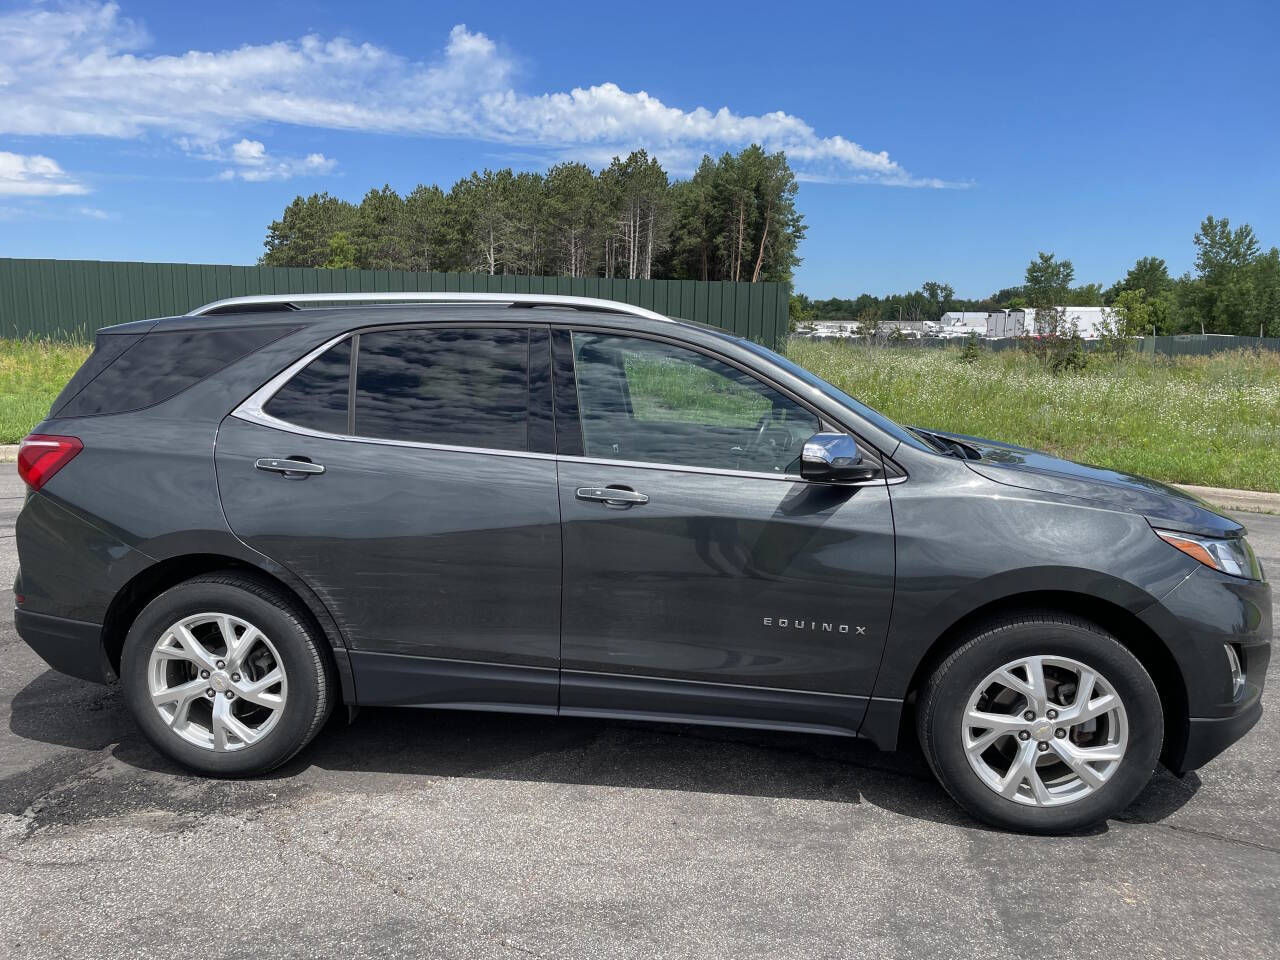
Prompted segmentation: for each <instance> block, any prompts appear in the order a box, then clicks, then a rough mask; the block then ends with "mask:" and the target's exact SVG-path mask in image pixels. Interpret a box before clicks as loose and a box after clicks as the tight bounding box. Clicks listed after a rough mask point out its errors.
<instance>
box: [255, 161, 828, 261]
mask: <svg viewBox="0 0 1280 960" xmlns="http://www.w3.org/2000/svg"><path fill="white" fill-rule="evenodd" d="M796 190H797V184H796V178H795V175H794V174H793V173H792V171H791V168H790V166H789V165H788V164H787V159H786V157H785V156H784V155H783V154H782V153H767V152H766V151H765V150H763V149H762V148H760V147H759V146H755V145H752V146H750V147H748V148H746V149H744V150H742V151H741V152H740V153H737V154H733V153H725V154H723V155H722V156H721V157H719V158H718V159H712V158H711V157H709V156H704V157H703V158H702V162H701V164H699V166H698V169H697V170H696V171H695V172H694V174H693V176H692V177H690V178H689V179H687V180H677V181H672V179H671V178H670V177H669V176H668V174H667V172H666V171H665V170H664V169H663V168H662V166H661V164H659V163H658V161H657V159H655V158H653V157H651V156H649V155H648V154H647V153H646V152H645V151H644V150H637V151H634V152H633V153H631V154H630V155H629V156H628V157H627V158H626V159H622V158H620V157H615V158H614V159H613V162H612V163H610V164H609V166H608V167H606V168H605V169H603V170H601V171H600V172H599V173H596V172H594V171H593V170H592V169H591V168H590V167H588V166H586V165H584V164H581V163H561V164H557V165H555V166H553V167H551V168H550V169H549V170H548V171H547V172H546V173H537V172H527V171H521V172H519V173H517V172H514V171H513V170H511V169H510V168H507V169H502V170H488V169H486V170H484V171H478V172H474V173H472V174H471V175H470V176H469V177H465V178H463V179H461V180H459V181H458V182H457V183H455V184H454V185H453V186H452V187H451V188H450V189H449V190H448V191H446V190H444V189H442V188H441V187H439V186H437V185H434V184H432V185H426V184H421V185H419V186H417V187H415V188H414V189H413V190H412V191H410V192H409V193H407V194H405V195H403V196H402V195H401V194H399V193H397V192H396V191H395V190H393V189H392V188H391V187H390V186H389V185H388V186H383V187H382V188H381V189H371V190H370V191H369V192H368V193H367V194H365V196H364V199H363V200H361V201H360V203H358V204H356V203H350V202H348V201H346V200H342V199H339V198H337V197H334V196H330V195H329V194H328V193H319V194H312V195H311V196H309V197H302V196H298V197H295V198H294V200H293V202H291V203H290V204H289V205H288V207H286V208H285V210H284V213H283V214H282V215H281V217H280V219H278V220H276V221H274V222H272V224H271V226H270V227H269V228H268V230H267V236H266V240H265V242H264V246H265V247H266V252H265V253H264V254H263V255H262V257H261V259H260V261H259V262H260V263H261V264H263V265H264V266H273V267H333V268H342V267H347V268H361V269H371V270H421V271H432V270H434V271H466V272H479V273H488V274H522V275H544V276H568V277H625V278H629V279H638V278H642V279H651V278H666V279H692V280H737V281H747V282H751V283H756V282H762V281H785V282H789V281H790V280H791V276H792V271H793V270H794V268H795V267H796V266H797V265H798V264H799V263H800V259H799V257H798V256H797V254H796V251H797V248H798V246H799V244H800V241H801V239H802V238H803V237H804V232H805V225H804V219H803V217H802V216H801V215H800V214H799V213H798V212H797V211H796V206H795V198H796Z"/></svg>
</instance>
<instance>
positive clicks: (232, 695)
mask: <svg viewBox="0 0 1280 960" xmlns="http://www.w3.org/2000/svg"><path fill="white" fill-rule="evenodd" d="M235 696H236V695H235V692H234V691H231V690H228V691H227V699H228V700H234V699H235Z"/></svg>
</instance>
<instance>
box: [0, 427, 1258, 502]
mask: <svg viewBox="0 0 1280 960" xmlns="http://www.w3.org/2000/svg"><path fill="white" fill-rule="evenodd" d="M17 459H18V445H17V444H16V443H0V463H15V462H17ZM1175 486H1177V488H1178V489H1179V490H1185V491H1186V492H1187V493H1190V494H1194V495H1195V496H1197V497H1199V498H1200V499H1201V500H1207V501H1208V502H1209V503H1211V504H1213V505H1214V506H1217V507H1222V508H1223V509H1224V510H1249V511H1252V512H1255V513H1280V493H1263V492H1262V491H1260V490H1228V489H1226V488H1225V487H1197V486H1194V485H1192V484H1189V483H1179V484H1175Z"/></svg>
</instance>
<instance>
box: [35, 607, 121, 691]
mask: <svg viewBox="0 0 1280 960" xmlns="http://www.w3.org/2000/svg"><path fill="white" fill-rule="evenodd" d="M13 624H14V626H15V627H17V629H18V636H20V637H22V639H23V640H24V641H26V644H27V646H29V647H30V648H31V649H32V650H34V651H35V652H36V653H38V654H39V655H40V658H41V659H42V660H44V662H45V663H47V664H49V666H51V667H53V669H55V670H57V671H59V672H60V673H66V674H70V675H71V676H73V677H79V678H80V679H82V680H92V681H93V682H95V683H109V682H110V681H112V680H114V679H115V671H114V670H112V669H111V664H110V662H109V661H108V660H107V656H106V652H105V651H104V650H103V648H102V626H101V625H100V624H97V623H85V622H84V621H83V620H68V619H67V618H66V617H51V616H49V615H48V614H45V613H32V612H31V611H29V610H20V609H15V610H14V611H13Z"/></svg>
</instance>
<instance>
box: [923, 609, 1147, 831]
mask: <svg viewBox="0 0 1280 960" xmlns="http://www.w3.org/2000/svg"><path fill="white" fill-rule="evenodd" d="M1036 655H1045V656H1057V657H1067V658H1070V659H1072V660H1076V661H1079V662H1080V663H1082V664H1085V665H1087V666H1089V667H1090V668H1092V669H1094V670H1097V671H1098V672H1099V673H1101V674H1102V675H1103V676H1104V677H1105V678H1106V679H1107V681H1108V682H1109V683H1110V685H1111V687H1112V688H1113V689H1114V691H1115V693H1116V694H1117V695H1118V696H1119V697H1120V700H1121V703H1122V704H1123V705H1124V709H1125V712H1126V714H1127V716H1128V727H1129V731H1128V745H1127V747H1126V749H1125V752H1124V757H1123V759H1122V760H1120V762H1119V766H1118V767H1117V768H1116V769H1115V771H1114V773H1112V774H1111V776H1110V778H1109V779H1108V780H1107V781H1106V782H1105V783H1103V784H1102V786H1101V787H1098V788H1096V789H1095V790H1094V792H1093V793H1091V794H1090V795H1088V796H1084V797H1081V798H1080V799H1078V800H1075V801H1073V802H1071V803H1066V804H1062V805H1060V806H1031V805H1028V804H1025V803H1020V802H1017V801H1015V800H1011V799H1007V798H1005V797H1003V796H1000V795H999V793H997V792H996V791H995V790H994V789H992V788H991V787H989V786H988V785H987V784H986V783H984V782H983V780H982V779H981V778H980V777H979V776H978V774H977V773H976V772H975V771H974V769H973V767H972V766H971V765H970V763H969V759H968V756H967V755H966V752H965V748H964V743H963V741H962V729H963V720H964V714H965V710H966V708H967V706H968V703H969V698H970V696H971V695H972V694H973V692H974V691H975V690H976V689H977V687H978V685H979V684H980V683H982V681H983V680H984V678H986V677H987V676H988V675H989V674H991V673H992V672H993V671H996V670H998V669H999V668H1001V667H1002V666H1004V665H1005V664H1007V663H1011V662H1013V661H1015V660H1017V659H1019V658H1021V657H1031V656H1036ZM916 727H917V733H918V734H919V737H920V745H921V747H922V748H923V750H924V755H925V759H926V760H927V761H928V763H929V766H930V767H931V768H932V770H933V772H934V775H935V776H936V777H937V778H938V780H939V782H940V783H941V784H942V786H943V787H944V788H945V789H946V791H947V792H948V793H949V794H951V796H952V797H953V798H954V799H955V800H956V802H957V803H959V804H960V806H962V807H964V808H965V809H966V810H967V811H969V813H971V814H973V815H974V816H975V817H977V818H979V819H980V820H983V821H985V822H987V823H989V824H992V825H993V826H997V827H1001V828H1004V829H1008V830H1017V831H1021V832H1026V833H1043V834H1054V833H1067V832H1070V831H1073V830H1080V829H1083V828H1086V827H1089V826H1092V825H1094V824H1097V823H1099V822H1101V821H1103V820H1106V819H1107V818H1109V817H1112V816H1115V815H1116V814H1118V813H1119V812H1120V811H1122V810H1123V809H1124V808H1125V807H1127V806H1128V805H1129V804H1130V803H1131V802H1132V801H1133V799H1134V798H1135V797H1136V796H1137V795H1138V793H1139V792H1140V791H1141V790H1142V788H1143V787H1144V786H1146V784H1147V782H1148V781H1149V780H1150V779H1151V774H1152V772H1153V771H1154V770H1155V766H1156V762H1157V760H1158V759H1159V756H1160V748H1161V745H1162V743H1163V740H1164V714H1163V711H1162V709H1161V706H1160V695H1159V692H1158V691H1157V690H1156V686H1155V684H1154V683H1153V682H1152V680H1151V676H1150V675H1149V674H1148V673H1147V671H1146V669H1145V668H1144V667H1143V666H1142V664H1141V663H1140V662H1139V661H1138V659H1137V658H1136V657H1134V655H1133V654H1132V653H1130V652H1129V651H1128V650H1127V649H1125V647H1124V646H1123V645H1122V644H1121V643H1120V642H1119V641H1117V640H1116V639H1115V638H1114V637H1113V636H1111V635H1110V634H1109V633H1107V632H1106V631H1105V630H1103V629H1102V628H1100V627H1098V626H1097V625H1096V624H1093V623H1090V622H1089V621H1087V620H1083V619H1080V618H1078V617H1073V616H1070V615H1068V614H1061V613H1057V612H1039V613H1026V614H1021V615H1018V616H1016V617H1010V618H1007V619H1004V620H1000V621H997V622H992V623H989V624H987V625H985V626H983V627H981V628H979V629H978V630H977V631H976V632H975V633H974V634H973V635H972V636H971V637H970V638H969V639H968V640H967V641H966V642H965V643H963V644H962V645H961V646H960V647H959V649H957V650H956V651H955V652H954V653H952V654H951V656H949V657H947V659H946V660H944V661H943V662H942V664H941V665H939V666H938V668H937V669H936V670H935V671H934V672H933V675H932V676H931V677H930V678H929V680H928V683H927V684H926V685H925V687H924V690H923V691H922V693H921V696H920V700H919V703H918V706H917V713H916ZM1045 749H1048V748H1045Z"/></svg>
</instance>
